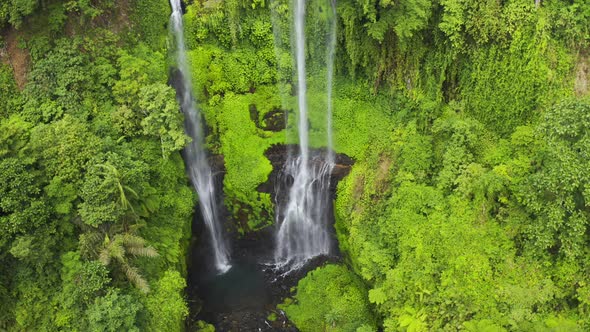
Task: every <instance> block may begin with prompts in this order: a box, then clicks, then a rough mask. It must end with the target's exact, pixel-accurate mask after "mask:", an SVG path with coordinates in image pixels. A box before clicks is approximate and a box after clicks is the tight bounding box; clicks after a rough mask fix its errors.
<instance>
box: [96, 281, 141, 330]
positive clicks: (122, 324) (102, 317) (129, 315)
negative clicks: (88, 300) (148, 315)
mask: <svg viewBox="0 0 590 332" xmlns="http://www.w3.org/2000/svg"><path fill="white" fill-rule="evenodd" d="M140 309H141V304H140V303H138V302H137V299H136V298H134V297H132V296H130V295H124V294H121V293H119V291H117V290H110V291H109V292H108V293H107V294H106V295H105V296H103V297H99V298H97V299H96V300H95V301H94V303H93V304H92V305H91V306H90V307H89V308H88V310H87V315H88V321H89V326H88V330H89V331H113V332H114V331H120V330H124V331H139V329H138V328H137V327H136V325H135V319H136V315H137V312H138V311H139V310H140Z"/></svg>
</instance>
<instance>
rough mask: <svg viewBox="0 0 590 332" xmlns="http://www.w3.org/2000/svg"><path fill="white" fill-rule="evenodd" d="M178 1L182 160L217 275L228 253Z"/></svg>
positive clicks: (174, 19) (173, 21)
mask: <svg viewBox="0 0 590 332" xmlns="http://www.w3.org/2000/svg"><path fill="white" fill-rule="evenodd" d="M180 1H181V0H170V5H171V6H172V15H171V16H170V29H171V31H172V33H173V34H174V36H175V41H176V60H177V66H178V70H179V71H180V74H181V76H182V81H181V83H182V88H181V89H180V97H179V102H180V106H181V108H182V111H183V113H184V116H185V120H184V126H185V131H186V133H187V134H188V135H189V136H190V138H191V139H192V141H191V143H190V144H189V145H188V146H187V147H186V148H185V151H184V155H185V158H184V159H185V163H186V166H187V169H188V172H189V177H190V179H191V182H192V184H193V187H194V188H195V190H196V191H197V194H198V196H199V207H200V211H201V213H202V215H203V220H204V221H205V224H206V226H207V231H208V232H209V235H210V238H211V246H212V249H213V260H214V264H215V268H216V269H217V271H218V272H219V273H225V272H227V270H229V269H230V267H231V265H230V258H229V257H230V254H229V250H228V247H227V244H226V242H225V240H224V238H223V232H222V230H221V227H220V221H219V218H218V211H217V208H218V206H217V204H216V201H215V188H214V185H213V175H212V172H211V167H210V166H209V163H208V161H207V151H206V150H205V148H204V142H205V140H204V137H203V136H204V135H203V130H204V128H203V123H202V121H201V114H200V112H199V110H198V108H197V105H196V103H195V100H194V98H193V95H192V79H191V73H190V70H189V69H190V68H189V65H188V61H187V59H186V48H185V45H184V26H183V22H182V14H183V13H182V7H181V4H180Z"/></svg>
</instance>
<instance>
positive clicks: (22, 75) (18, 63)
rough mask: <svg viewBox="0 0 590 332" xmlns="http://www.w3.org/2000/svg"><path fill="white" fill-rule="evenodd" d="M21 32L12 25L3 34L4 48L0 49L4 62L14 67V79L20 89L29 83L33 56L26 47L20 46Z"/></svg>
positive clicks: (0, 56) (0, 55)
mask: <svg viewBox="0 0 590 332" xmlns="http://www.w3.org/2000/svg"><path fill="white" fill-rule="evenodd" d="M19 36H20V32H19V31H18V30H16V29H14V28H12V27H10V28H8V29H6V30H5V32H4V34H3V36H2V37H3V39H4V48H3V49H2V50H1V51H0V59H1V60H2V62H3V63H5V64H7V65H9V66H11V67H12V71H13V73H14V80H15V81H16V85H17V87H18V88H19V90H22V89H24V87H25V85H26V84H27V73H28V72H29V66H30V63H31V57H30V55H29V52H28V51H27V50H26V49H21V48H19V47H18V42H19V38H18V37H19Z"/></svg>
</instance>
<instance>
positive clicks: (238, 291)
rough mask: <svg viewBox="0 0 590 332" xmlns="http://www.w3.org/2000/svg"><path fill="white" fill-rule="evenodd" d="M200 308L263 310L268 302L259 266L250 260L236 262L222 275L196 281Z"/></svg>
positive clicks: (216, 310)
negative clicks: (200, 300) (200, 302)
mask: <svg viewBox="0 0 590 332" xmlns="http://www.w3.org/2000/svg"><path fill="white" fill-rule="evenodd" d="M199 295H200V297H201V299H202V300H203V303H204V304H205V306H204V308H203V309H204V311H208V312H218V313H219V312H234V311H241V310H263V309H264V307H265V306H266V305H268V304H269V303H270V302H271V298H270V293H269V291H268V287H267V284H266V282H265V278H264V273H263V272H262V267H261V266H259V265H258V264H255V263H253V262H237V263H234V265H233V266H232V268H231V269H230V270H229V271H227V272H226V273H224V274H222V275H212V276H208V277H206V278H204V279H201V280H200V282H199Z"/></svg>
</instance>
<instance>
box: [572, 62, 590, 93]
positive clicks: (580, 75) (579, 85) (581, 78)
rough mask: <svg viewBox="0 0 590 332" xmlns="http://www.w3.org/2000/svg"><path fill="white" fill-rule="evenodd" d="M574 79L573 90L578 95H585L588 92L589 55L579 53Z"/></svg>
mask: <svg viewBox="0 0 590 332" xmlns="http://www.w3.org/2000/svg"><path fill="white" fill-rule="evenodd" d="M575 72H576V80H575V81H574V91H575V93H576V95H577V96H578V97H582V96H586V95H588V93H589V92H590V85H589V84H588V79H589V77H590V56H588V55H580V57H579V59H578V62H577V64H576V68H575Z"/></svg>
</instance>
